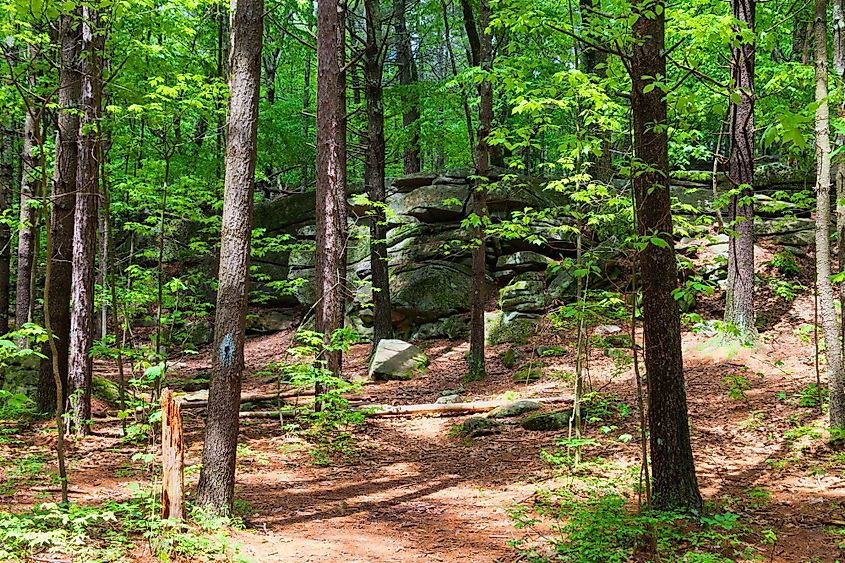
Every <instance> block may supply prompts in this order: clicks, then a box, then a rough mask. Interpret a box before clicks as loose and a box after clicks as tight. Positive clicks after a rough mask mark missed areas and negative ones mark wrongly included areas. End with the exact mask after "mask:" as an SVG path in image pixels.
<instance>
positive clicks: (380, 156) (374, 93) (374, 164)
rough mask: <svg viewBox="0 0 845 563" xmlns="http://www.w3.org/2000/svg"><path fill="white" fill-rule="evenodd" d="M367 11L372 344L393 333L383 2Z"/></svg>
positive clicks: (371, 3) (370, 0)
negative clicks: (387, 189) (385, 176)
mask: <svg viewBox="0 0 845 563" xmlns="http://www.w3.org/2000/svg"><path fill="white" fill-rule="evenodd" d="M364 9H365V10H366V12H367V45H366V51H365V56H364V97H365V98H366V100H367V137H368V139H367V158H366V160H365V161H364V183H365V185H366V187H367V193H368V194H369V198H370V201H372V202H373V203H374V205H373V206H372V209H371V210H370V216H369V219H370V267H371V269H372V275H371V279H372V286H373V347H374V349H375V346H377V345H378V343H379V341H380V340H382V339H384V338H390V337H391V336H392V335H393V322H392V320H391V312H390V280H389V273H388V270H387V260H388V256H387V217H386V214H385V209H384V202H385V192H384V175H385V172H384V161H385V140H384V100H383V88H382V77H383V74H384V57H383V50H382V48H383V46H384V34H383V33H382V31H381V3H380V1H379V0H364Z"/></svg>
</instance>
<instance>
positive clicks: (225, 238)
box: [197, 0, 264, 516]
mask: <svg viewBox="0 0 845 563" xmlns="http://www.w3.org/2000/svg"><path fill="white" fill-rule="evenodd" d="M263 19H264V0H238V1H237V3H236V4H235V6H234V15H233V19H232V34H231V47H230V59H229V68H230V71H231V72H230V79H229V91H230V97H229V112H228V116H227V120H226V139H227V143H226V171H225V190H224V196H223V222H222V228H221V242H220V269H219V274H218V290H217V309H216V316H215V320H214V347H213V350H214V351H215V353H214V354H212V360H211V384H210V385H209V390H208V418H207V421H206V426H205V447H204V448H203V455H202V472H201V473H200V481H199V486H198V488H197V504H199V505H200V506H202V507H204V508H205V509H207V510H209V511H211V512H213V513H216V514H221V515H227V516H228V515H230V514H231V512H232V506H233V503H234V500H235V457H236V451H237V446H238V429H239V420H238V409H239V406H240V396H241V371H242V370H243V366H244V333H245V326H246V307H247V300H248V296H249V292H248V282H249V252H250V240H251V238H252V200H253V193H254V191H255V163H256V150H257V134H258V101H259V92H260V89H261V86H260V85H261V36H262V31H263Z"/></svg>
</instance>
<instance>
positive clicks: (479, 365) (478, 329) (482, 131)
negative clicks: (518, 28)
mask: <svg viewBox="0 0 845 563" xmlns="http://www.w3.org/2000/svg"><path fill="white" fill-rule="evenodd" d="M479 16H480V17H479V26H480V31H481V35H480V47H479V48H480V51H479V56H478V62H479V65H480V66H481V70H482V71H483V72H485V73H490V72H491V71H492V68H493V39H492V37H490V34H489V33H488V32H487V27H488V25H489V24H490V3H489V0H481V6H480V10H479ZM467 25H469V24H467ZM473 25H474V23H473ZM478 97H479V99H480V104H479V108H478V136H477V139H478V141H477V142H476V144H475V170H476V172H475V173H476V175H477V176H478V178H479V179H478V180H477V181H476V184H475V190H474V191H473V195H472V198H473V212H474V213H475V215H476V217H477V220H478V226H477V228H476V229H475V239H476V240H475V243H476V246H475V248H473V251H472V299H471V304H470V306H471V311H470V316H471V320H470V359H469V373H470V374H471V376H472V377H473V378H480V377H483V376H484V375H485V373H486V368H485V362H484V306H485V301H486V294H487V292H486V285H487V245H486V244H485V236H486V235H485V228H484V225H485V221H487V183H488V182H489V180H488V178H487V177H488V175H489V174H490V145H489V144H488V142H487V138H488V137H489V135H490V130H491V128H492V125H493V86H492V84H491V82H490V79H489V78H488V77H485V78H484V79H483V80H482V81H481V82H480V83H479V84H478Z"/></svg>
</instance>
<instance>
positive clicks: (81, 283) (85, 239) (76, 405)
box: [67, 5, 104, 434]
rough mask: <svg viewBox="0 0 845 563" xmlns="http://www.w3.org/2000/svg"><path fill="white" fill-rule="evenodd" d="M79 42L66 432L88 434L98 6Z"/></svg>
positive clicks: (85, 17) (86, 10)
mask: <svg viewBox="0 0 845 563" xmlns="http://www.w3.org/2000/svg"><path fill="white" fill-rule="evenodd" d="M81 26H82V45H81V56H80V58H79V70H80V75H81V98H80V100H81V107H82V117H81V119H80V120H79V153H78V164H77V171H76V188H77V192H76V208H75V210H74V225H73V248H72V253H73V258H72V266H73V274H72V277H71V303H73V307H72V309H71V315H70V352H69V357H68V391H67V392H68V397H69V403H70V408H69V409H68V419H69V422H68V425H69V430H70V431H71V432H74V433H76V434H87V433H88V432H89V430H90V428H89V421H90V419H91V367H92V365H91V357H90V351H91V346H92V343H93V336H94V276H95V270H94V262H95V257H96V255H97V241H96V229H97V202H98V198H99V195H100V189H99V164H100V163H99V155H100V150H99V142H100V139H99V134H98V127H97V122H98V120H99V118H100V99H101V96H102V78H101V72H100V71H101V66H100V61H101V54H102V42H103V37H104V36H103V32H102V30H101V29H100V17H99V13H98V12H97V10H96V9H94V8H92V7H91V6H88V5H84V6H83V7H82V23H81Z"/></svg>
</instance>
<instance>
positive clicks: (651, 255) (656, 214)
mask: <svg viewBox="0 0 845 563" xmlns="http://www.w3.org/2000/svg"><path fill="white" fill-rule="evenodd" d="M658 8H660V9H659V10H658ZM662 8H663V3H662V2H660V1H659V2H657V3H654V2H650V1H649V2H643V3H642V4H640V3H638V2H635V3H633V4H632V10H633V12H634V14H635V15H636V16H637V19H636V21H635V23H634V25H633V28H632V32H633V38H634V49H633V56H632V58H631V61H630V72H631V81H632V90H631V108H632V110H633V114H634V162H633V163H632V166H631V172H632V175H633V184H634V195H635V198H636V220H637V232H638V234H639V235H640V237H642V240H643V241H644V242H646V244H645V247H644V248H643V249H642V250H641V251H640V253H639V268H638V269H639V272H640V278H641V280H642V293H643V333H644V337H645V366H646V370H647V373H648V378H649V379H648V397H649V412H648V415H649V416H648V422H649V437H650V440H649V443H650V449H651V462H652V474H653V479H652V486H653V492H654V495H653V498H654V504H655V506H656V507H657V508H661V509H681V510H691V511H696V510H697V511H699V512H700V510H701V508H702V501H701V494H700V493H699V491H698V481H697V479H696V476H695V465H694V463H693V458H692V447H691V444H690V434H689V422H688V420H687V416H688V413H687V400H686V389H685V385H684V365H683V358H682V356H681V325H680V318H679V312H678V303H677V301H675V298H674V297H673V295H672V293H673V291H674V290H675V288H677V286H678V276H677V270H676V264H675V250H674V241H673V238H672V210H671V205H670V198H669V145H668V137H667V133H666V125H667V109H666V98H665V95H666V94H665V93H664V92H663V91H662V90H661V88H660V87H655V85H654V83H653V81H654V78H653V77H656V76H666V59H665V55H664V26H665V22H664V17H665V16H664V12H663V10H662Z"/></svg>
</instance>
